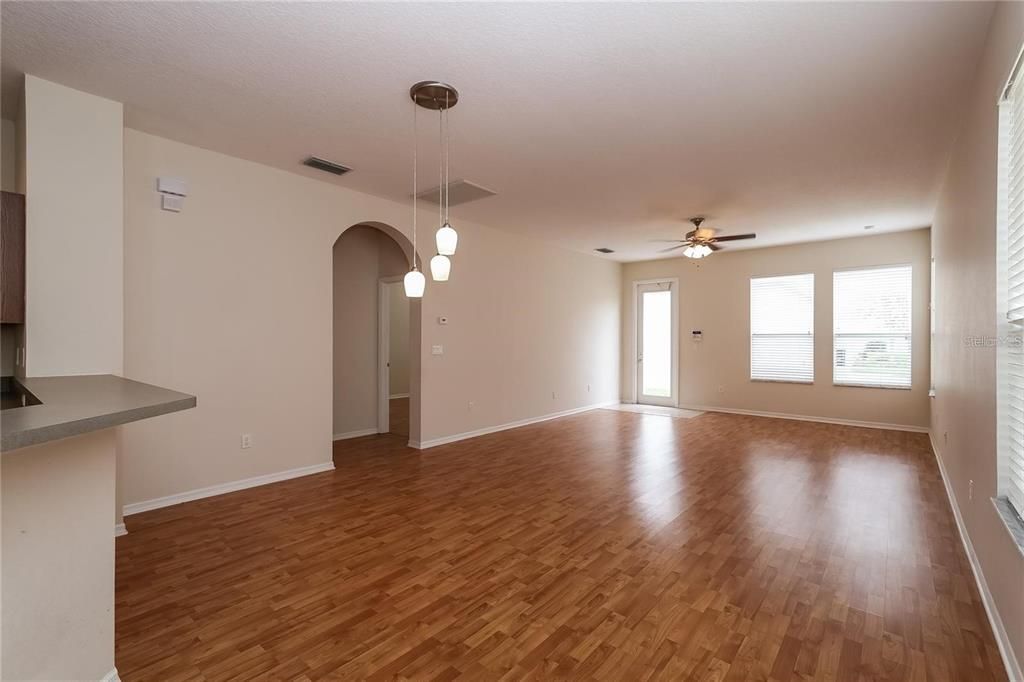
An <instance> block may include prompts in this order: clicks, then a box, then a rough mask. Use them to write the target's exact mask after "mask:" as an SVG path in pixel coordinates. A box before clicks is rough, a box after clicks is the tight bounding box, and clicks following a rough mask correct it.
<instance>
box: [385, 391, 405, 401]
mask: <svg viewBox="0 0 1024 682" xmlns="http://www.w3.org/2000/svg"><path fill="white" fill-rule="evenodd" d="M408 397H409V394H408V393H394V394H392V395H389V396H388V398H390V399H391V400H397V399H398V398H408Z"/></svg>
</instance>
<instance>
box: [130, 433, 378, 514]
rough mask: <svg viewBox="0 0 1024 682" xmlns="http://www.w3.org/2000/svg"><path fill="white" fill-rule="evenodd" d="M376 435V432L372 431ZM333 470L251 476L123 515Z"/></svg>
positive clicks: (318, 467) (325, 466) (140, 505)
mask: <svg viewBox="0 0 1024 682" xmlns="http://www.w3.org/2000/svg"><path fill="white" fill-rule="evenodd" d="M374 433H376V431H374ZM333 469H334V462H324V463H322V464H313V465H310V466H307V467H299V468H297V469H289V470H287V471H279V472H277V473H276V474H265V475H263V476H253V477H252V478H243V479H242V480H240V481H231V482H230V483H221V484H219V485H211V486H209V487H206V488H199V489H197V490H189V491H187V492H184V493H178V494H176V495H168V496H167V497H158V498H156V499H154V500H145V501H143V502H133V503H132V504H126V505H124V509H123V513H124V515H125V516H131V515H132V514H138V513H140V512H145V511H150V510H152V509H160V508H162V507H170V506H171V505H172V504H181V503H182V502H191V501H192V500H201V499H203V498H204V497H214V496H216V495H223V494H224V493H233V492H235V491H236V490H245V489H246V488H255V487H256V486H261V485H266V484H268V483H277V482H278V481H287V480H288V479H291V478H299V477H300V476H309V475H310V474H319V473H321V472H324V471H332V470H333Z"/></svg>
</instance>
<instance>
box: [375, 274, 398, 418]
mask: <svg viewBox="0 0 1024 682" xmlns="http://www.w3.org/2000/svg"><path fill="white" fill-rule="evenodd" d="M402 279H403V275H395V276H394V277H381V278H380V279H379V280H377V433H388V432H389V431H391V407H390V405H391V403H390V400H391V297H390V295H389V292H388V285H389V284H394V283H396V282H401V281H402Z"/></svg>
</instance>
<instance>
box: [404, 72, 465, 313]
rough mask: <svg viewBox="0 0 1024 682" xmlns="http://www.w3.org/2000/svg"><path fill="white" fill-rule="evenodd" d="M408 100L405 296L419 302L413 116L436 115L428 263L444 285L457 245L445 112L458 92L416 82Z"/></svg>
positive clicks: (441, 85)
mask: <svg viewBox="0 0 1024 682" xmlns="http://www.w3.org/2000/svg"><path fill="white" fill-rule="evenodd" d="M409 97H410V98H411V99H412V101H413V103H414V104H415V105H416V106H414V107H413V112H412V126H413V152H412V251H413V254H412V268H411V269H410V270H409V272H408V273H406V275H405V295H406V296H408V297H409V298H422V297H423V291H424V289H425V287H426V278H425V277H424V276H423V273H421V272H420V271H419V268H418V267H417V262H416V259H417V253H416V231H417V230H416V227H417V226H416V198H417V196H418V189H419V188H418V182H417V171H418V158H417V157H418V148H419V126H418V124H417V116H416V112H417V111H418V109H419V107H423V108H424V109H430V110H432V111H436V112H437V114H438V141H439V153H438V175H439V176H440V201H439V202H438V224H439V225H440V227H439V228H438V230H437V233H436V234H435V235H434V243H435V246H436V247H437V255H435V256H434V257H433V258H431V259H430V276H431V278H432V279H433V280H434V281H435V282H447V281H448V278H449V277H450V276H451V271H452V262H451V259H450V258H449V256H454V255H455V251H456V249H457V248H458V245H459V233H458V232H456V231H455V228H453V227H452V226H451V221H450V219H449V216H448V209H449V206H450V201H449V182H448V179H449V177H450V176H449V168H450V157H451V154H450V146H451V145H450V139H451V135H450V132H449V127H448V112H449V111H450V110H451V108H452V107H454V106H455V105H456V103H458V101H459V92H458V90H456V89H455V88H453V87H452V86H450V85H448V84H447V83H442V82H440V81H420V82H419V83H416V84H415V85H413V86H412V87H411V88H409Z"/></svg>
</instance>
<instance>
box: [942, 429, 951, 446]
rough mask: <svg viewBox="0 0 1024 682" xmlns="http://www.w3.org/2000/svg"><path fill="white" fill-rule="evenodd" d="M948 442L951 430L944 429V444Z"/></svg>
mask: <svg viewBox="0 0 1024 682" xmlns="http://www.w3.org/2000/svg"><path fill="white" fill-rule="evenodd" d="M947 443H949V431H943V432H942V444H943V445H946V444H947Z"/></svg>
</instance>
